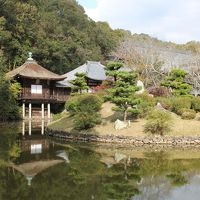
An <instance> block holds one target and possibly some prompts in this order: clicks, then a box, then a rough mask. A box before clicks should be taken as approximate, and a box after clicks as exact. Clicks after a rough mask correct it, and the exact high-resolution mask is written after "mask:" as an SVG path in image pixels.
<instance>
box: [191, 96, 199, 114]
mask: <svg viewBox="0 0 200 200" xmlns="http://www.w3.org/2000/svg"><path fill="white" fill-rule="evenodd" d="M191 108H192V109H193V110H195V111H196V112H200V98H199V97H193V98H192V106H191Z"/></svg>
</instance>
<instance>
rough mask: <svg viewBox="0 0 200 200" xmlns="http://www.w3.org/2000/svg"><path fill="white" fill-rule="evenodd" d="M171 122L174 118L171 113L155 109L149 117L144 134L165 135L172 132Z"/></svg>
mask: <svg viewBox="0 0 200 200" xmlns="http://www.w3.org/2000/svg"><path fill="white" fill-rule="evenodd" d="M171 121H172V118H171V115H170V114H169V113H167V112H164V111H161V110H157V109H154V110H153V111H151V112H150V113H149V114H148V116H147V123H146V124H145V126H144V132H146V133H152V134H159V135H164V134H165V133H166V132H169V131H170V130H171V129H170V126H171Z"/></svg>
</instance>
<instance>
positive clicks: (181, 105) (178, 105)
mask: <svg viewBox="0 0 200 200" xmlns="http://www.w3.org/2000/svg"><path fill="white" fill-rule="evenodd" d="M171 100H172V111H173V112H175V113H176V114H178V115H181V114H182V111H181V110H182V109H190V108H191V105H192V98H190V97H174V98H172V99H171Z"/></svg>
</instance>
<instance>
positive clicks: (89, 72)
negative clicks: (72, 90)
mask: <svg viewBox="0 0 200 200" xmlns="http://www.w3.org/2000/svg"><path fill="white" fill-rule="evenodd" d="M104 68H105V66H104V65H102V64H101V63H100V62H94V61H87V62H86V63H85V64H84V65H81V66H80V67H78V68H76V69H74V70H72V71H70V72H68V73H66V74H64V75H63V76H66V77H67V78H65V79H64V80H63V81H59V82H58V83H59V84H60V85H62V86H63V87H64V86H66V87H70V85H69V84H70V81H72V80H74V79H75V78H76V76H75V74H76V73H85V74H86V77H88V78H90V79H93V80H98V81H103V80H106V73H105V70H104ZM58 87H59V86H58Z"/></svg>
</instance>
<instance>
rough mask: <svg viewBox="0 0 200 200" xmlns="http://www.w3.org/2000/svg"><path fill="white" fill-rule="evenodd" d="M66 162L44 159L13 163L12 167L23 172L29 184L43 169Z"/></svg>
mask: <svg viewBox="0 0 200 200" xmlns="http://www.w3.org/2000/svg"><path fill="white" fill-rule="evenodd" d="M62 162H64V160H58V159H57V160H44V161H33V162H30V163H23V164H19V165H17V164H14V163H12V164H11V167H13V168H14V169H16V170H17V171H19V172H21V173H22V174H23V175H24V176H25V177H26V179H27V181H28V185H29V186H30V185H31V181H32V179H33V178H34V177H35V176H36V175H37V174H39V173H41V172H42V171H44V170H46V169H48V168H49V167H52V166H55V165H57V164H59V163H62Z"/></svg>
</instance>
